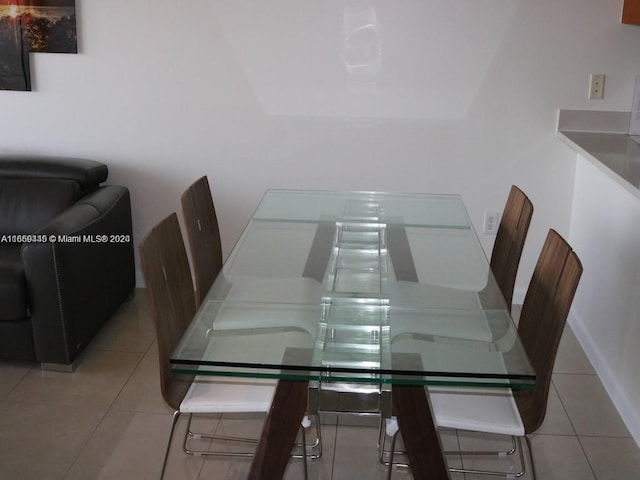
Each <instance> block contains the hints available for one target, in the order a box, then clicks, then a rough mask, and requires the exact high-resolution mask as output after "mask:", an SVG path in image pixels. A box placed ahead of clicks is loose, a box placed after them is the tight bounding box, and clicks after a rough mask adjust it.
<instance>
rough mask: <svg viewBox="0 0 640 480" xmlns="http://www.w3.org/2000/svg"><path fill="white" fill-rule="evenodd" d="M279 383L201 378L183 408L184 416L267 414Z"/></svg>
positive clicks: (191, 390) (190, 390)
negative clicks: (230, 413)
mask: <svg viewBox="0 0 640 480" xmlns="http://www.w3.org/2000/svg"><path fill="white" fill-rule="evenodd" d="M276 384H277V380H274V379H270V378H268V379H245V378H233V377H214V376H204V375H198V376H197V377H196V378H195V379H194V380H193V383H192V384H191V388H189V391H188V392H187V394H186V395H185V397H184V400H182V403H181V404H180V411H181V412H182V413H228V412H234V413H242V412H246V413H249V412H268V411H269V408H270V407H271V402H272V401H273V394H274V393H275V390H276Z"/></svg>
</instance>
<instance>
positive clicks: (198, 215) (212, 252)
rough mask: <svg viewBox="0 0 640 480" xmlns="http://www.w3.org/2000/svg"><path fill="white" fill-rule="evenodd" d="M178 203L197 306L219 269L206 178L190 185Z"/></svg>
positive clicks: (219, 246) (218, 242)
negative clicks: (180, 208) (180, 203)
mask: <svg viewBox="0 0 640 480" xmlns="http://www.w3.org/2000/svg"><path fill="white" fill-rule="evenodd" d="M181 201H182V213H183V216H184V222H185V227H186V231H187V238H188V240H189V248H190V250H191V259H192V261H193V262H192V263H193V271H194V277H195V282H196V297H195V298H196V302H197V305H200V303H202V300H203V299H204V297H205V295H206V294H207V292H208V291H209V288H210V287H211V285H212V284H213V281H214V280H215V278H216V276H217V275H218V273H219V272H220V270H221V269H222V243H221V240H220V229H219V227H218V217H217V216H216V210H215V207H214V205H213V197H212V196H211V189H210V187H209V181H208V179H207V177H206V176H204V177H201V178H199V179H198V180H196V181H195V182H194V183H192V184H191V185H190V186H189V188H187V190H186V191H185V192H184V193H183V194H182V198H181Z"/></svg>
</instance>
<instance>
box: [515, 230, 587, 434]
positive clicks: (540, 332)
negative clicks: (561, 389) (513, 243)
mask: <svg viewBox="0 0 640 480" xmlns="http://www.w3.org/2000/svg"><path fill="white" fill-rule="evenodd" d="M581 275H582V264H581V263H580V259H579V258H578V256H577V255H576V253H575V252H574V251H573V250H572V249H571V246H569V244H568V243H567V242H566V241H565V240H564V239H563V238H562V237H561V236H560V235H559V234H558V233H557V232H556V231H555V230H549V233H548V235H547V239H546V241H545V243H544V246H543V247H542V251H541V252H540V257H539V258H538V263H537V264H536V268H535V270H534V272H533V277H532V278H531V283H530V284H529V289H528V290H527V295H526V297H525V300H524V303H523V305H522V313H521V315H520V322H519V323H518V335H519V337H520V340H521V341H522V344H523V346H524V349H525V351H526V352H527V355H528V357H529V360H530V362H531V364H532V366H533V368H534V369H535V372H536V384H535V387H534V388H533V389H522V390H516V391H514V397H515V399H516V404H517V405H518V410H519V411H520V415H521V417H522V421H523V423H524V426H525V432H526V433H531V432H534V431H535V430H537V429H538V428H539V427H540V425H541V424H542V421H543V420H544V416H545V413H546V409H547V398H548V395H549V387H550V384H551V374H552V371H553V364H554V363H555V359H556V353H557V352H558V345H559V343H560V337H561V336H562V332H563V330H564V327H565V323H566V320H567V316H568V315H569V309H570V308H571V303H572V302H573V297H574V294H575V292H576V288H577V287H578V282H579V281H580V276H581Z"/></svg>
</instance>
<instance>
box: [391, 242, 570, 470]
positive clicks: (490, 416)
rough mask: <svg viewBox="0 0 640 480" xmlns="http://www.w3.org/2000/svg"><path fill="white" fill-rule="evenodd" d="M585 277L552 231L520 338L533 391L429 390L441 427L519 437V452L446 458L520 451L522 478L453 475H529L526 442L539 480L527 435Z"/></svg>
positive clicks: (541, 407) (539, 412)
mask: <svg viewBox="0 0 640 480" xmlns="http://www.w3.org/2000/svg"><path fill="white" fill-rule="evenodd" d="M581 275H582V264H581V263H580V260H579V258H578V256H577V255H576V253H575V252H574V251H573V250H572V249H571V247H570V246H569V244H568V243H567V242H566V241H565V240H564V239H563V238H562V237H561V236H560V235H559V234H558V233H557V232H556V231H555V230H549V233H548V235H547V238H546V241H545V243H544V246H543V248H542V251H541V253H540V257H539V259H538V262H537V264H536V267H535V270H534V272H533V277H532V279H531V282H530V284H529V288H528V290H527V294H526V297H525V300H524V303H523V305H522V313H521V315H520V321H519V323H518V336H519V337H520V340H521V342H522V345H523V347H524V349H525V351H526V352H527V356H528V357H529V360H530V362H531V365H532V366H533V368H534V370H535V372H536V381H535V386H534V387H533V388H532V389H526V388H523V389H514V390H509V389H500V388H483V389H480V390H476V389H473V388H466V389H465V388H458V387H429V397H430V399H431V405H432V408H433V412H434V416H435V418H436V423H437V425H438V427H444V428H454V429H458V430H468V431H475V432H485V433H494V434H503V435H510V436H512V437H513V448H512V450H511V451H509V452H445V453H456V454H460V455H463V456H464V455H465V454H473V455H480V454H493V455H495V454H498V455H505V454H512V453H514V452H516V451H518V452H519V457H520V463H521V466H522V472H520V473H513V472H511V471H510V472H497V471H477V470H465V469H454V468H451V469H450V471H452V472H465V473H471V474H474V473H476V474H484V475H504V476H505V477H507V478H515V477H519V476H521V475H523V474H524V471H525V461H524V456H523V454H522V444H521V443H522V442H521V438H522V437H524V438H525V440H526V442H527V446H528V449H529V454H530V456H531V467H532V478H535V470H534V469H533V458H532V455H531V444H530V442H529V438H528V437H527V435H528V434H530V433H533V432H535V431H536V430H537V429H538V428H539V427H540V425H541V424H542V422H543V420H544V417H545V413H546V409H547V399H548V396H549V388H550V385H551V374H552V372H553V365H554V363H555V358H556V354H557V351H558V346H559V343H560V338H561V336H562V332H563V330H564V327H565V323H566V319H567V316H568V314H569V309H570V307H571V303H572V302H573V297H574V294H575V292H576V289H577V287H578V282H579V280H580V276H581ZM392 420H393V419H392ZM395 427H397V424H394V423H393V421H392V422H391V427H390V430H391V431H392V432H393V431H394V430H393V429H394V428H395ZM396 434H397V430H396ZM392 443H393V442H392ZM383 448H384V447H383ZM390 468H391V467H390Z"/></svg>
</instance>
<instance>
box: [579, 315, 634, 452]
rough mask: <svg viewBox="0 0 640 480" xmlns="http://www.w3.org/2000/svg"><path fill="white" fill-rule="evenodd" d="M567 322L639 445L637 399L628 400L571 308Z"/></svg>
mask: <svg viewBox="0 0 640 480" xmlns="http://www.w3.org/2000/svg"><path fill="white" fill-rule="evenodd" d="M568 323H569V325H570V326H571V329H572V330H573V333H574V334H575V335H576V337H577V339H578V341H579V342H580V345H581V346H582V349H583V350H584V353H585V354H586V355H587V357H588V358H589V360H590V361H591V364H592V365H593V368H594V369H595V371H596V373H597V374H598V377H599V378H600V381H601V382H602V384H603V385H604V388H605V390H606V391H607V393H608V394H609V397H610V398H611V401H612V402H613V404H614V405H615V406H616V408H617V409H618V413H619V414H620V416H621V417H622V421H623V422H624V424H625V425H626V426H627V428H628V429H629V432H630V433H631V436H632V437H633V439H634V440H635V441H636V444H638V446H639V447H640V412H639V411H638V403H637V401H636V402H635V404H634V402H632V401H630V399H629V397H628V395H627V393H626V392H625V390H624V385H622V384H621V383H620V382H619V381H618V380H617V378H616V376H615V375H614V373H613V372H612V371H611V369H610V368H609V366H608V365H607V363H606V361H605V359H604V357H603V356H602V354H601V353H600V350H599V349H598V345H597V344H596V343H595V342H594V341H593V339H592V338H591V336H590V335H589V332H588V331H587V330H586V329H585V328H584V322H582V321H581V320H580V317H579V316H578V315H577V314H576V313H575V312H574V310H573V309H572V310H571V312H570V313H569V318H568Z"/></svg>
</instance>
